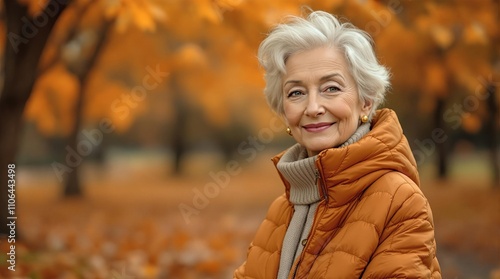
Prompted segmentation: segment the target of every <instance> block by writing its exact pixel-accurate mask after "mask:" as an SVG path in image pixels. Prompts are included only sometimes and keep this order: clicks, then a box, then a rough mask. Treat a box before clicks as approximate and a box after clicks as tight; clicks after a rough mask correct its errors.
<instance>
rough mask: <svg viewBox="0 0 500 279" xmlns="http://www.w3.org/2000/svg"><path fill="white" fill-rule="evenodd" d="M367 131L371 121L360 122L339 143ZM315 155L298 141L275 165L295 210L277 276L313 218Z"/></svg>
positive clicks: (304, 237)
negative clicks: (288, 188) (349, 134)
mask: <svg viewBox="0 0 500 279" xmlns="http://www.w3.org/2000/svg"><path fill="white" fill-rule="evenodd" d="M369 131H370V123H365V124H362V125H360V126H359V127H358V129H357V130H356V132H355V133H354V134H353V135H352V136H351V137H350V138H349V139H348V140H347V141H346V142H344V143H343V144H342V145H340V146H339V147H344V146H347V145H349V144H352V143H354V142H356V141H358V140H359V139H361V138H362V137H363V136H364V135H366V134H367V133H368V132H369ZM316 158H317V156H313V157H307V150H306V149H305V148H304V147H303V146H301V145H300V144H296V145H294V146H292V147H291V148H290V149H288V150H287V151H286V152H285V154H283V156H282V157H281V159H280V161H279V162H278V164H277V168H278V171H279V172H280V173H281V174H282V175H283V177H285V179H286V180H287V181H288V182H289V183H290V202H291V203H293V205H294V213H293V216H292V220H291V221H290V225H289V226H288V228H287V231H286V234H285V238H284V239H283V248H282V250H281V257H280V266H279V270H278V276H277V278H278V279H285V278H287V277H288V275H289V273H290V271H291V268H292V265H293V262H294V261H295V260H296V259H297V258H298V257H299V255H300V254H301V253H302V250H303V248H304V246H305V245H306V244H307V237H308V235H309V232H310V230H311V226H312V223H313V220H314V213H315V212H316V208H317V206H318V203H319V201H320V199H321V194H320V193H319V189H318V187H317V180H316V179H317V176H318V175H319V172H318V170H317V169H316V165H315V162H316Z"/></svg>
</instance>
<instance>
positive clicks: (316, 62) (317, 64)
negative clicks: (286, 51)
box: [284, 47, 349, 79]
mask: <svg viewBox="0 0 500 279" xmlns="http://www.w3.org/2000/svg"><path fill="white" fill-rule="evenodd" d="M285 67H286V73H285V75H284V76H285V79H286V78H289V77H292V76H300V75H310V74H313V73H325V72H330V71H334V72H339V73H341V74H344V75H348V74H349V71H348V65H347V62H346V59H345V56H344V54H343V53H342V52H341V51H340V50H338V49H337V48H334V47H319V48H314V49H311V50H305V51H300V52H296V53H293V54H291V55H290V56H289V57H288V59H287V61H286V64H285Z"/></svg>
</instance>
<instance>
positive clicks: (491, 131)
mask: <svg viewBox="0 0 500 279" xmlns="http://www.w3.org/2000/svg"><path fill="white" fill-rule="evenodd" d="M486 90H488V93H489V94H488V99H487V100H486V104H487V105H488V110H489V116H490V117H489V119H488V121H487V123H486V131H487V133H488V145H489V148H490V156H491V172H492V178H493V181H492V182H493V186H495V187H500V162H499V158H498V141H499V139H498V125H499V123H498V118H499V117H500V115H499V112H498V103H497V96H496V86H495V84H494V83H490V84H489V86H488V88H486Z"/></svg>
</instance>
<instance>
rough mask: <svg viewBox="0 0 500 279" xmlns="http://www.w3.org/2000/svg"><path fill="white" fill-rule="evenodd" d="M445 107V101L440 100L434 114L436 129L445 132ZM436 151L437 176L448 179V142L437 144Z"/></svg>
mask: <svg viewBox="0 0 500 279" xmlns="http://www.w3.org/2000/svg"><path fill="white" fill-rule="evenodd" d="M444 107H445V99H443V98H438V99H437V104H436V111H435V112H434V127H435V128H439V129H442V130H445V124H444V121H443V117H442V116H443V114H444ZM436 150H437V152H438V157H437V160H438V162H437V175H438V178H440V179H446V178H447V177H448V152H447V149H446V142H443V143H437V144H436Z"/></svg>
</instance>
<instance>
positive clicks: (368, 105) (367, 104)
mask: <svg viewBox="0 0 500 279" xmlns="http://www.w3.org/2000/svg"><path fill="white" fill-rule="evenodd" d="M372 107H373V100H368V99H365V101H364V102H363V103H362V104H361V112H362V113H363V114H365V115H369V114H370V111H371V109H372Z"/></svg>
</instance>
